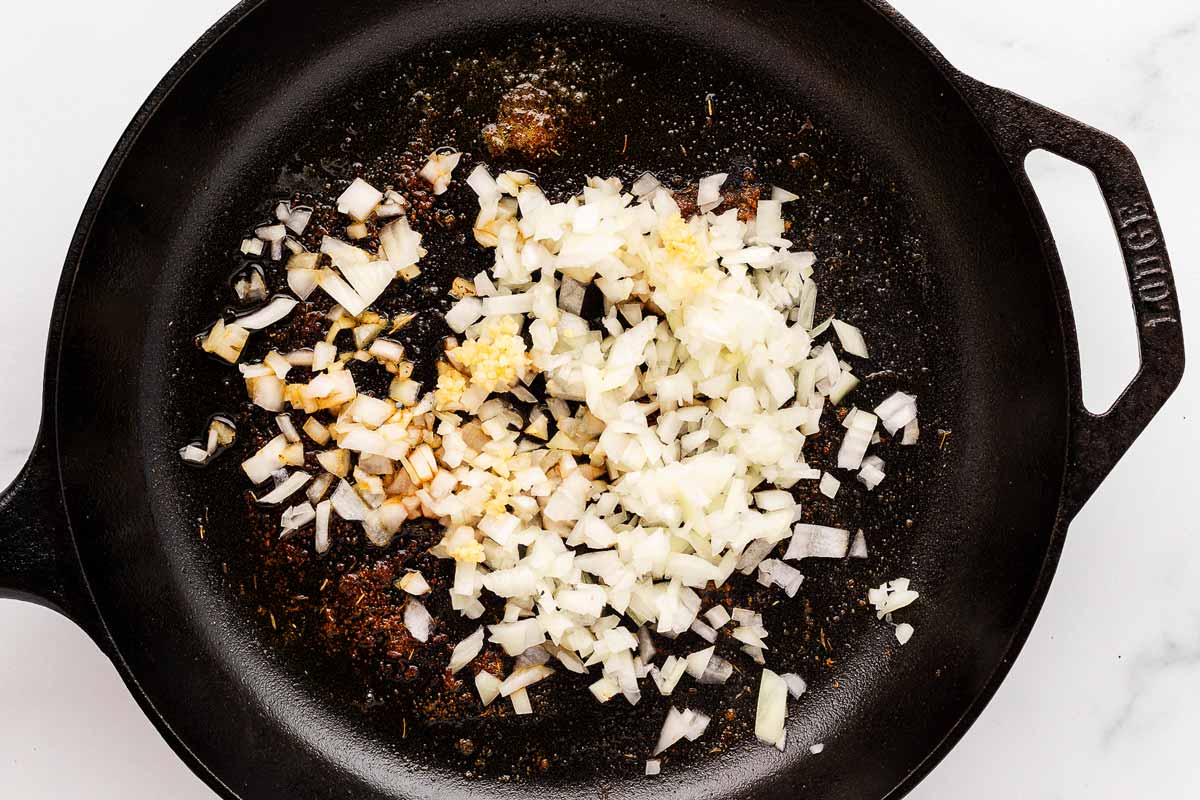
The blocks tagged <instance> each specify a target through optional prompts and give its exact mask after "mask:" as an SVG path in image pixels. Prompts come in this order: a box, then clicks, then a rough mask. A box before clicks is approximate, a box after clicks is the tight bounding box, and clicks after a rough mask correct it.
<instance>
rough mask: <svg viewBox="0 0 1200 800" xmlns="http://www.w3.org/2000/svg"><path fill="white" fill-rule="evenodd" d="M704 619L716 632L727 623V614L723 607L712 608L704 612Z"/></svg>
mask: <svg viewBox="0 0 1200 800" xmlns="http://www.w3.org/2000/svg"><path fill="white" fill-rule="evenodd" d="M704 618H705V619H707V620H708V624H709V625H711V626H713V628H715V629H716V630H720V629H721V628H723V627H725V624H726V623H728V622H729V619H730V618H729V612H728V611H726V610H725V606H713V607H712V608H710V609H709V610H708V611H705V612H704Z"/></svg>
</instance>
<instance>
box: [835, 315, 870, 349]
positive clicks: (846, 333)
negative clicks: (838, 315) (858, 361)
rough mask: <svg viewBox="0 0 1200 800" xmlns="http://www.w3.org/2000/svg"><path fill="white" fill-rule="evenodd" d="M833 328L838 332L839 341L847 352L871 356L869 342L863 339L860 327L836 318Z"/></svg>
mask: <svg viewBox="0 0 1200 800" xmlns="http://www.w3.org/2000/svg"><path fill="white" fill-rule="evenodd" d="M833 330H834V331H835V332H836V333H837V337H838V341H839V342H841V343H842V349H843V350H845V351H846V352H847V353H849V354H850V355H852V356H858V357H859V358H869V357H870V356H868V355H867V342H866V340H865V339H863V335H862V331H860V330H859V329H858V328H856V327H854V326H853V325H851V324H850V323H848V322H842V321H841V320H840V319H835V320H834V321H833Z"/></svg>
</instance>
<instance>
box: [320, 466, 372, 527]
mask: <svg viewBox="0 0 1200 800" xmlns="http://www.w3.org/2000/svg"><path fill="white" fill-rule="evenodd" d="M343 452H344V451H343ZM330 500H331V501H332V502H333V510H334V512H335V513H336V514H337V515H338V516H339V517H341V518H342V519H344V520H350V521H357V520H363V519H366V517H367V513H368V512H369V511H370V509H369V508H367V505H366V503H364V502H363V501H362V498H361V497H359V495H358V492H356V491H354V487H353V486H351V485H350V484H348V483H346V481H345V479H343V480H340V481H338V485H337V488H336V489H334V490H333V497H331V498H330Z"/></svg>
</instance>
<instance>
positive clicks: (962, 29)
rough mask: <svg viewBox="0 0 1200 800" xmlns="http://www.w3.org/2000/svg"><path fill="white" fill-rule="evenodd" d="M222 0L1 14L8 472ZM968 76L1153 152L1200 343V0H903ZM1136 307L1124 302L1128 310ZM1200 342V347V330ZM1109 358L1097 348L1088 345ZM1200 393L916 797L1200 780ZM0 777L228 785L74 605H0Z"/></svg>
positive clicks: (1106, 311)
mask: <svg viewBox="0 0 1200 800" xmlns="http://www.w3.org/2000/svg"><path fill="white" fill-rule="evenodd" d="M227 2H228V0H191V2H188V3H161V2H156V1H155V0H109V2H106V3H71V4H70V6H71V8H70V9H69V10H67V9H59V10H56V11H53V12H52V13H44V7H41V6H39V5H37V4H28V3H25V4H18V5H17V6H16V7H15V8H14V9H9V10H8V11H7V12H6V14H5V24H4V25H3V26H0V108H3V109H4V112H3V114H0V185H2V186H4V188H5V191H4V192H2V193H0V225H2V226H3V228H2V230H3V235H4V237H5V240H6V241H8V242H9V245H8V246H7V247H6V255H5V266H4V267H3V272H4V275H5V276H6V279H5V280H6V282H5V287H4V291H3V294H4V310H5V313H4V314H3V315H2V316H0V374H3V375H4V376H5V379H4V380H3V381H0V409H3V410H4V414H5V419H6V422H7V423H8V424H6V426H5V428H4V430H3V431H2V432H0V485H3V484H5V483H6V482H7V481H9V480H11V478H12V477H13V476H15V474H16V472H17V470H18V469H19V467H20V464H21V463H22V461H23V459H24V457H25V454H26V452H27V450H28V448H29V446H30V444H31V443H32V441H33V437H34V432H35V429H36V425H37V415H38V408H39V402H40V400H39V390H38V388H36V387H37V386H38V384H39V382H40V377H41V370H42V351H43V348H44V344H43V338H44V332H45V330H46V327H47V324H48V320H49V314H50V304H51V298H52V296H53V292H54V287H55V285H56V282H57V280H58V274H59V268H60V264H61V259H62V255H63V253H64V252H65V250H66V247H67V242H68V239H69V237H70V235H71V232H72V230H73V228H74V225H75V221H76V218H77V215H78V213H79V211H80V209H81V208H82V205H83V202H84V200H85V198H86V196H87V194H88V191H89V190H90V188H91V186H92V183H93V181H94V180H95V177H96V175H97V174H98V172H99V170H100V167H101V165H102V164H103V162H104V160H105V158H106V157H107V155H108V153H109V151H110V149H111V147H112V145H113V143H115V142H116V140H117V138H118V136H119V134H120V132H121V130H122V129H123V128H124V126H125V125H126V123H127V121H128V120H129V118H130V117H131V116H132V115H133V113H134V111H135V110H136V109H137V107H138V106H139V105H140V103H141V102H142V100H143V98H144V97H145V96H146V95H147V94H148V93H149V91H150V89H151V88H152V87H153V85H154V84H155V83H156V82H157V81H158V79H159V77H160V76H161V75H162V74H163V73H164V72H165V71H166V70H167V69H168V68H169V67H170V65H171V64H172V63H173V62H174V61H175V59H176V58H177V57H178V56H179V55H180V54H181V53H182V52H183V51H184V50H185V49H186V48H187V46H188V45H190V44H191V42H192V41H193V40H194V39H195V38H196V37H197V36H198V35H199V34H200V33H201V32H202V31H203V30H204V28H205V27H206V26H207V25H208V24H210V23H211V22H212V21H214V20H215V19H216V18H217V17H218V16H220V14H221V13H222V12H223V11H224V10H225V6H226V4H227ZM897 5H898V6H899V8H900V10H901V11H902V12H904V13H905V14H907V15H909V17H910V19H912V20H913V22H914V23H915V24H916V25H917V26H918V27H919V28H921V29H922V30H923V31H924V32H925V33H926V34H927V35H928V36H929V38H930V39H931V40H932V41H934V42H935V43H936V44H937V45H938V46H939V47H941V48H942V50H943V52H944V53H945V54H946V55H947V56H948V57H949V59H950V60H951V61H952V62H953V63H955V64H957V65H958V66H959V67H960V68H962V69H963V70H965V71H966V72H968V73H970V74H973V75H975V76H976V77H978V78H980V79H982V80H984V81H987V82H989V83H993V84H996V85H999V86H1004V87H1007V88H1010V89H1013V90H1016V91H1018V92H1020V93H1022V94H1025V95H1027V96H1029V97H1032V98H1034V99H1036V100H1039V101H1041V102H1043V103H1045V104H1047V105H1049V106H1051V107H1053V108H1057V109H1059V110H1061V111H1063V112H1065V113H1068V114H1071V115H1073V116H1076V117H1078V118H1080V119H1082V120H1084V121H1086V122H1089V123H1091V124H1093V125H1096V126H1097V127H1100V128H1102V129H1104V130H1107V131H1109V132H1111V133H1113V134H1115V135H1117V136H1118V137H1120V138H1121V139H1123V140H1124V141H1125V142H1126V143H1128V144H1129V145H1130V147H1132V149H1133V151H1134V152H1135V153H1136V154H1137V155H1138V157H1139V159H1140V160H1141V164H1142V166H1143V168H1144V170H1145V173H1146V177H1147V179H1148V181H1149V184H1150V188H1151V191H1152V193H1153V195H1154V197H1155V201H1156V203H1157V204H1158V209H1159V212H1160V216H1161V220H1162V226H1163V228H1164V230H1165V233H1166V236H1167V240H1168V242H1169V244H1170V249H1171V253H1172V255H1173V258H1174V261H1175V264H1176V276H1177V280H1178V282H1179V293H1180V295H1181V296H1182V298H1183V304H1184V306H1185V308H1184V316H1185V322H1190V325H1188V326H1187V329H1188V330H1190V331H1191V332H1192V334H1193V336H1192V339H1191V341H1192V342H1195V343H1196V344H1200V340H1197V338H1196V337H1197V336H1200V334H1198V333H1197V332H1200V319H1196V318H1188V317H1187V312H1188V310H1189V308H1188V306H1189V303H1190V302H1191V301H1193V300H1200V273H1197V271H1196V269H1195V266H1194V265H1195V264H1197V263H1200V240H1198V239H1197V237H1196V233H1195V232H1196V230H1197V223H1200V201H1198V200H1197V197H1196V182H1197V180H1198V179H1200V155H1198V152H1200V151H1198V149H1197V145H1198V143H1200V88H1198V86H1200V84H1198V83H1197V80H1196V79H1197V76H1200V6H1197V5H1196V4H1195V3H1194V1H1193V0H1104V1H1103V2H1096V0H1058V2H1046V0H1010V2H1007V3H1003V4H976V3H962V2H960V1H958V0H897ZM1067 175H1068V171H1067V170H1064V169H1063V168H1062V167H1061V166H1060V165H1056V164H1053V163H1040V162H1039V163H1038V165H1037V170H1036V174H1035V179H1036V182H1037V185H1038V187H1039V189H1040V190H1041V191H1042V192H1043V197H1044V199H1045V200H1046V203H1047V206H1048V207H1049V208H1050V209H1051V210H1052V211H1055V212H1058V213H1055V214H1053V215H1052V219H1053V220H1054V222H1055V233H1056V235H1057V236H1058V238H1059V240H1060V243H1061V244H1062V245H1063V246H1064V250H1065V251H1066V252H1068V253H1069V254H1071V255H1072V260H1071V263H1070V264H1069V271H1070V276H1071V278H1072V281H1071V288H1072V293H1073V295H1074V297H1075V305H1076V313H1077V315H1078V317H1079V325H1080V330H1081V337H1082V339H1083V346H1084V358H1085V370H1087V373H1088V380H1089V384H1088V385H1089V387H1092V386H1098V387H1101V390H1105V389H1106V390H1107V391H1108V393H1109V396H1111V395H1112V393H1113V392H1114V391H1115V389H1116V388H1117V387H1119V386H1120V385H1121V383H1122V382H1123V381H1124V380H1125V379H1126V378H1128V377H1129V376H1130V375H1131V374H1132V367H1131V366H1130V364H1131V363H1133V361H1134V360H1135V359H1136V346H1135V344H1134V341H1133V334H1132V323H1131V322H1130V323H1129V325H1127V326H1125V327H1122V326H1120V325H1116V326H1114V320H1120V321H1123V320H1124V319H1125V316H1124V315H1127V311H1126V309H1127V306H1128V301H1127V299H1124V298H1123V296H1122V293H1123V292H1124V289H1123V287H1122V286H1121V283H1122V278H1121V275H1120V268H1119V266H1118V263H1117V260H1116V255H1115V245H1114V244H1113V241H1114V240H1113V238H1112V236H1111V234H1110V233H1109V231H1108V230H1106V227H1105V223H1104V220H1103V219H1102V218H1101V216H1100V213H1099V210H1098V209H1099V208H1100V206H1099V204H1098V202H1092V203H1088V204H1081V203H1079V202H1077V200H1076V198H1077V197H1078V195H1077V194H1076V193H1073V192H1072V190H1071V189H1070V188H1069V185H1068V184H1067V183H1066V176H1067ZM1113 310H1116V311H1117V312H1118V313H1117V315H1116V316H1115V317H1114V315H1113V314H1112V313H1111V312H1112V311H1113ZM1197 351H1200V348H1197ZM1089 355H1091V356H1092V358H1090V359H1089V358H1088V356H1089ZM1197 413H1200V389H1198V384H1197V382H1196V381H1195V380H1194V379H1191V380H1185V381H1184V384H1183V386H1182V388H1181V389H1180V391H1179V393H1178V394H1176V395H1175V397H1174V398H1173V399H1172V400H1171V402H1170V403H1169V404H1168V406H1167V407H1166V409H1165V410H1164V411H1163V412H1162V414H1161V415H1160V416H1159V417H1158V418H1157V419H1156V420H1155V422H1154V424H1153V425H1152V426H1151V428H1150V429H1149V430H1148V431H1147V432H1146V434H1145V435H1144V436H1143V437H1142V438H1141V439H1140V440H1139V441H1138V443H1137V445H1136V447H1135V448H1134V449H1133V451H1132V452H1131V453H1130V454H1129V455H1128V456H1127V457H1126V458H1125V459H1124V460H1123V461H1122V462H1121V463H1120V464H1119V465H1118V467H1117V468H1116V470H1115V471H1114V472H1113V474H1112V476H1111V477H1110V478H1109V479H1108V480H1107V481H1106V482H1105V484H1104V486H1103V487H1102V488H1101V489H1100V491H1099V492H1098V493H1097V494H1096V496H1095V497H1094V498H1093V499H1092V501H1091V502H1090V503H1089V504H1088V506H1087V507H1086V508H1085V509H1084V511H1083V512H1082V513H1081V514H1080V515H1079V517H1078V518H1077V519H1076V521H1075V524H1074V525H1073V526H1072V528H1071V534H1070V536H1069V538H1068V541H1067V545H1066V550H1065V552H1064V554H1063V558H1062V564H1061V566H1060V567H1059V571H1058V576H1057V578H1056V579H1055V582H1054V584H1053V586H1052V588H1051V589H1050V594H1049V597H1048V599H1047V601H1046V606H1045V609H1044V610H1043V612H1042V614H1041V616H1040V618H1039V619H1038V622H1037V625H1036V627H1035V628H1034V630H1033V634H1032V636H1031V637H1030V639H1029V643H1028V645H1027V646H1026V648H1025V650H1024V652H1023V654H1022V655H1021V657H1020V658H1019V659H1018V661H1017V663H1016V666H1015V668H1014V669H1013V671H1012V673H1011V675H1010V676H1009V678H1008V680H1007V681H1006V682H1005V683H1004V684H1003V686H1002V687H1001V689H1000V691H999V693H998V694H997V696H996V698H995V700H993V701H992V703H991V705H990V706H988V708H987V709H986V711H984V713H983V715H982V717H981V718H980V719H979V721H978V722H977V723H976V724H975V726H974V727H973V728H972V729H971V731H970V732H969V733H968V734H967V735H966V737H965V738H964V739H963V741H962V742H961V744H959V746H958V747H956V748H955V749H954V751H953V752H952V753H951V754H950V755H949V757H947V759H946V760H945V762H943V764H942V765H941V766H940V767H938V768H937V769H936V770H935V771H934V772H933V774H932V775H931V776H930V777H929V778H928V779H927V780H926V781H925V782H924V783H923V784H922V785H921V786H920V787H919V788H917V789H916V790H915V791H914V792H913V793H912V795H911V797H913V798H917V799H918V800H934V799H935V798H944V797H967V796H969V797H972V798H973V800H1009V798H1012V797H1021V798H1079V797H1089V798H1092V800H1127V798H1131V797H1180V798H1184V797H1196V796H1200V767H1198V766H1197V763H1196V756H1195V753H1194V750H1195V742H1196V740H1197V737H1198V735H1200V732H1198V731H1197V725H1196V722H1195V721H1196V719H1197V718H1200V691H1197V690H1196V686H1197V683H1198V682H1200V601H1198V600H1197V597H1198V595H1197V593H1196V590H1195V586H1196V576H1197V574H1200V537H1197V534H1198V533H1200V530H1198V528H1200V525H1198V524H1197V523H1196V522H1195V520H1196V514H1195V512H1194V510H1193V509H1191V508H1190V507H1188V506H1187V505H1186V503H1187V502H1190V499H1191V498H1192V497H1194V495H1195V487H1194V485H1193V484H1192V480H1191V478H1192V476H1193V475H1194V474H1195V450H1194V448H1195V446H1196V445H1197V444H1198V443H1200V428H1198V427H1197V424H1196V420H1195V418H1196V416H1197ZM0 709H2V711H0V796H3V797H7V798H14V800H16V799H17V798H20V799H21V800H39V798H58V797H87V798H92V800H102V799H103V798H114V799H115V798H121V800H137V798H147V799H149V798H155V800H157V799H158V798H161V797H164V796H166V797H172V798H175V800H192V799H193V798H194V799H195V800H201V799H202V798H212V797H213V795H212V794H211V792H210V791H209V790H208V789H207V788H206V787H205V786H204V785H203V784H202V783H201V782H200V781H199V780H198V779H197V778H195V777H194V776H193V775H192V774H191V773H190V772H189V771H188V770H187V768H186V767H184V766H183V764H182V763H181V762H180V761H178V760H177V759H176V758H175V756H174V755H173V754H172V753H171V752H170V750H169V749H168V748H167V747H166V745H165V744H164V743H163V742H162V741H161V740H160V739H159V737H158V735H157V733H156V732H155V731H154V729H153V728H152V727H151V725H150V724H149V723H148V722H147V721H146V720H145V718H144V717H143V716H142V714H141V712H140V711H139V709H138V708H137V706H136V705H135V704H134V702H133V700H132V699H130V696H129V694H128V692H127V691H126V689H125V687H124V685H123V684H122V683H121V682H120V680H119V679H118V677H117V674H116V672H115V671H114V670H113V668H112V666H111V665H110V664H109V662H108V661H107V660H106V659H105V658H104V657H103V656H101V655H100V653H99V651H97V650H96V648H95V647H94V646H93V645H92V644H91V643H90V642H89V641H88V640H87V639H86V638H85V637H84V635H83V634H82V633H80V632H78V631H77V630H76V629H75V628H74V627H73V626H72V625H71V624H70V623H68V622H67V621H66V620H64V619H62V618H59V617H58V616H56V615H55V614H53V613H51V612H49V611H45V610H43V609H40V608H36V607H34V606H31V605H26V604H21V603H14V602H9V603H0Z"/></svg>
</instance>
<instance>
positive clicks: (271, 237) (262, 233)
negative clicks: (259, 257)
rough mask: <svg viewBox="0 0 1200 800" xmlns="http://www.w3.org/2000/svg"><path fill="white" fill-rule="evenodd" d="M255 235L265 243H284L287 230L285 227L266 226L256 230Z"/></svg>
mask: <svg viewBox="0 0 1200 800" xmlns="http://www.w3.org/2000/svg"><path fill="white" fill-rule="evenodd" d="M254 235H255V236H257V237H258V238H259V239H261V240H262V241H264V242H268V243H270V244H275V243H276V242H282V241H283V237H285V236H287V228H285V227H284V226H283V225H264V226H263V227H261V228H256V229H255V231H254Z"/></svg>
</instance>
